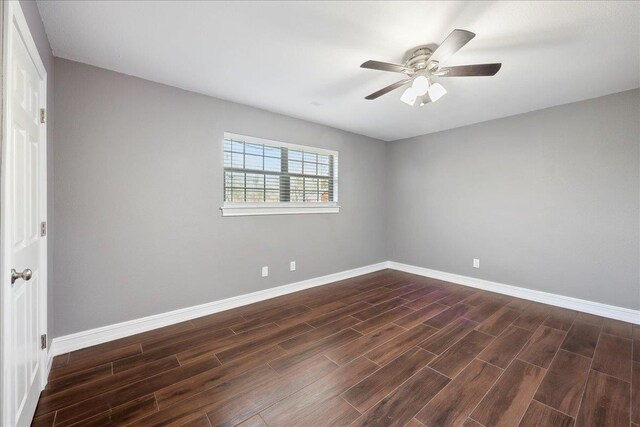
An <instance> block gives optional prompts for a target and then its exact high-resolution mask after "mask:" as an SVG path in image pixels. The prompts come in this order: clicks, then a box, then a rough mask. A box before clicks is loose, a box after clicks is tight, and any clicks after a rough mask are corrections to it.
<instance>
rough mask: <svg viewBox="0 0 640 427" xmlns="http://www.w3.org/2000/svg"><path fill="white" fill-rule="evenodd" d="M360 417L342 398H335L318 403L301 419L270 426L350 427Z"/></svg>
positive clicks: (302, 415) (292, 418) (305, 412)
mask: <svg viewBox="0 0 640 427" xmlns="http://www.w3.org/2000/svg"><path fill="white" fill-rule="evenodd" d="M359 416H360V412H358V411H356V410H355V408H354V407H353V406H351V405H349V404H348V403H347V402H346V401H345V400H344V399H343V398H342V397H340V396H334V397H332V398H330V399H328V400H324V401H322V402H317V403H315V404H313V405H311V406H309V407H308V410H307V411H304V412H303V413H301V414H300V416H299V417H296V418H294V417H290V418H289V419H288V420H287V421H288V422H287V423H286V424H270V426H279V425H291V426H313V427H334V426H347V425H350V424H351V423H352V422H353V421H354V420H355V419H357V418H358V417H359Z"/></svg>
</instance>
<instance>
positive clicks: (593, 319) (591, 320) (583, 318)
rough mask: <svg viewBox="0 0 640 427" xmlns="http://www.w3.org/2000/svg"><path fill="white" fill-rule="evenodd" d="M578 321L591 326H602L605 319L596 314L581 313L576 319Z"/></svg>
mask: <svg viewBox="0 0 640 427" xmlns="http://www.w3.org/2000/svg"><path fill="white" fill-rule="evenodd" d="M576 321H578V322H584V323H588V324H590V325H596V326H602V322H603V321H604V317H600V316H596V315H595V314H590V313H583V312H579V313H578V316H577V317H576Z"/></svg>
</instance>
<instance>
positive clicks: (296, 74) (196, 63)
mask: <svg viewBox="0 0 640 427" xmlns="http://www.w3.org/2000/svg"><path fill="white" fill-rule="evenodd" d="M38 7H39V9H40V13H41V14H42V18H43V20H44V24H45V28H46V31H47V34H48V36H49V40H50V42H51V46H52V48H53V52H54V54H55V55H56V56H59V57H62V58H67V59H71V60H75V61H79V62H84V63H87V64H91V65H95V66H98V67H103V68H107V69H110V70H115V71H119V72H122V73H126V74H130V75H134V76H138V77H141V78H144V79H148V80H153V81H156V82H160V83H165V84H168V85H171V86H177V87H180V88H183V89H188V90H191V91H194V92H199V93H203V94H206V95H211V96H214V97H218V98H222V99H226V100H230V101H235V102H239V103H243V104H247V105H251V106H255V107H259V108H263V109H266V110H270V111H274V112H278V113H283V114H287V115H289V116H294V117H299V118H303V119H307V120H311V121H314V122H318V123H322V124H326V125H329V126H333V127H336V128H340V129H345V130H349V131H352V132H356V133H359V134H363V135H368V136H372V137H375V138H379V139H384V140H395V139H401V138H407V137H411V136H415V135H420V134H425V133H431V132H436V131H440V130H444V129H450V128H454V127H458V126H463V125H467V124H471V123H476V122H481V121H485V120H490V119H495V118H499V117H504V116H510V115H514V114H518V113H523V112H526V111H531V110H537V109H541V108H545V107H549V106H553V105H559V104H566V103H569V102H574V101H578V100H583V99H588V98H593V97H597V96H601V95H605V94H609V93H614V92H620V91H624V90H628V89H632V88H637V87H640V2H613V1H608V2H590V1H570V2H560V1H556V2H396V1H394V2H392V1H388V2H360V1H353V2H307V1H305V2H188V1H181V2H169V1H153V2H152V1H140V2H138V1H127V2H112V1H39V2H38ZM454 28H461V29H466V30H469V31H473V32H474V33H476V38H475V39H474V40H472V41H471V42H470V43H469V44H468V45H467V46H465V47H464V48H463V49H462V50H460V51H459V52H458V53H457V54H456V55H454V56H453V57H452V58H451V59H450V60H449V61H448V62H447V63H446V64H445V65H460V64H467V63H484V62H502V63H503V66H502V69H501V70H500V72H499V73H498V74H497V75H496V76H495V77H459V78H440V79H439V81H440V83H442V84H443V85H444V86H445V87H446V88H447V90H448V92H449V93H448V94H447V95H446V96H445V97H444V98H442V99H441V100H440V101H438V102H437V103H433V104H428V105H426V106H424V107H422V108H417V107H415V108H411V107H409V106H407V105H405V104H403V103H402V102H400V100H399V98H400V95H401V91H402V90H401V89H400V90H396V91H395V92H392V93H390V94H387V95H385V96H383V97H382V98H379V99H378V100H376V101H366V100H365V99H364V97H365V96H366V95H368V94H369V93H371V92H373V91H375V90H377V89H380V88H381V87H383V86H386V85H388V84H390V83H393V82H395V81H397V80H400V78H401V77H402V75H400V74H394V73H385V72H379V71H372V70H364V69H360V68H359V65H360V64H361V63H362V62H364V61H365V60H368V59H375V60H380V61H387V62H400V61H402V58H403V55H404V53H405V51H406V50H408V49H410V48H412V47H414V46H416V45H420V44H426V43H440V42H441V41H442V40H443V39H444V38H445V37H446V36H447V35H448V34H449V32H450V31H451V30H453V29H454Z"/></svg>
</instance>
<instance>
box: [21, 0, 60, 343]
mask: <svg viewBox="0 0 640 427" xmlns="http://www.w3.org/2000/svg"><path fill="white" fill-rule="evenodd" d="M20 6H21V7H22V12H23V13H24V16H25V19H26V21H27V25H28V26H29V31H30V32H31V35H32V36H33V39H34V40H35V42H36V47H37V49H38V53H39V54H40V58H41V59H42V62H43V63H44V67H45V68H46V70H47V182H48V183H49V187H48V189H47V190H48V194H47V195H48V206H47V216H48V218H47V220H48V225H49V227H48V230H47V234H48V236H47V240H48V241H47V245H48V246H47V247H48V251H49V265H48V270H47V272H48V288H47V290H48V295H47V304H48V307H47V316H48V319H47V323H48V328H49V331H52V330H53V322H54V314H53V300H54V295H55V292H54V290H55V280H54V272H53V262H54V259H53V239H54V237H53V235H54V229H55V228H54V227H52V226H51V225H52V223H53V214H54V211H53V200H54V188H53V185H52V183H53V147H54V142H53V120H54V117H53V116H54V114H53V96H54V92H53V84H54V83H53V80H54V71H53V64H54V58H53V54H52V53H51V46H50V45H49V39H48V38H47V34H46V33H45V31H44V24H43V23H42V18H41V17H40V12H39V11H38V6H37V5H36V2H35V1H25V0H20ZM51 337H52V335H51V332H49V341H50V340H51Z"/></svg>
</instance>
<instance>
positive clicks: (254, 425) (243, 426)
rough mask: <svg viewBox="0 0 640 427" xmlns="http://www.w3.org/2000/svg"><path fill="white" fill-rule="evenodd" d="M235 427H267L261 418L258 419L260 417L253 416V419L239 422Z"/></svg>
mask: <svg viewBox="0 0 640 427" xmlns="http://www.w3.org/2000/svg"><path fill="white" fill-rule="evenodd" d="M236 426H237V427H268V426H267V423H265V422H264V420H263V419H262V417H260V415H254V416H253V417H251V418H249V419H248V420H245V421H243V422H241V423H240V424H237V425H236Z"/></svg>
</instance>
